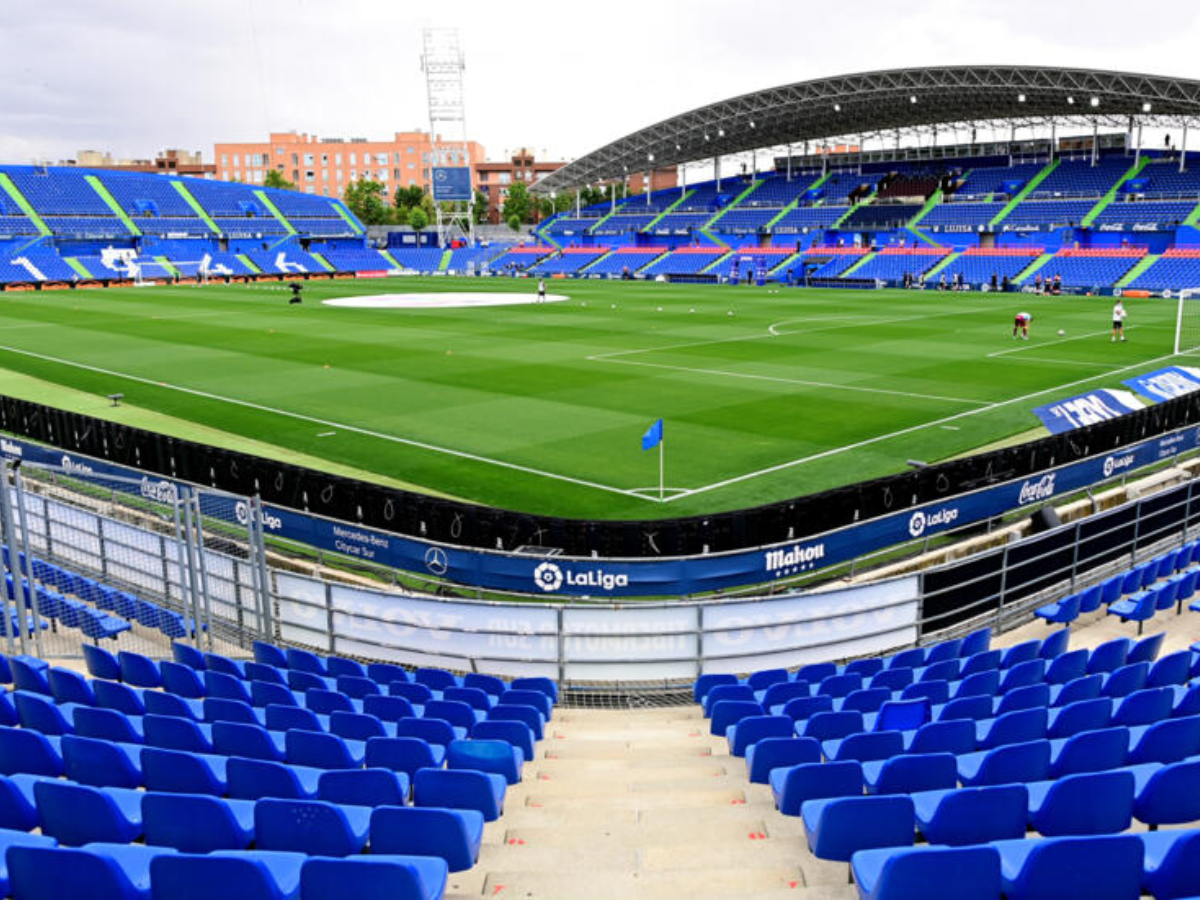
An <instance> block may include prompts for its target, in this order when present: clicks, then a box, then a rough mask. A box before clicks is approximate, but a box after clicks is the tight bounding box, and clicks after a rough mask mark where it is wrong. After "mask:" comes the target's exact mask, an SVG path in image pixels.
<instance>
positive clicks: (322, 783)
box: [317, 768, 410, 807]
mask: <svg viewBox="0 0 1200 900" xmlns="http://www.w3.org/2000/svg"><path fill="white" fill-rule="evenodd" d="M409 784H410V782H409V778H408V775H406V774H405V773H403V772H393V771H392V770H391V769H383V768H376V769H346V770H343V771H332V772H322V773H321V775H320V778H319V780H318V782H317V799H318V800H325V801H326V802H329V803H340V804H343V805H347V806H368V807H376V806H404V805H405V804H406V803H407V802H408V789H409Z"/></svg>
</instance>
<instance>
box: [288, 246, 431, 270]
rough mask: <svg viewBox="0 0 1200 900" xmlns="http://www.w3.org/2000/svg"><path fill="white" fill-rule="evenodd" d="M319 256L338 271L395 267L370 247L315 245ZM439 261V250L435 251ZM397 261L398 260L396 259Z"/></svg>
mask: <svg viewBox="0 0 1200 900" xmlns="http://www.w3.org/2000/svg"><path fill="white" fill-rule="evenodd" d="M312 249H314V250H317V251H318V252H319V253H320V254H321V257H322V258H323V259H324V260H325V261H326V262H327V263H329V264H330V265H331V266H333V267H334V268H335V269H337V270H338V271H339V272H386V271H388V270H389V269H392V268H395V267H394V266H393V265H392V264H391V263H390V262H388V261H387V259H386V258H385V257H384V256H383V254H382V253H380V252H379V251H378V250H373V249H371V248H370V247H340V246H333V247H316V246H314V247H313V248H312ZM437 254H438V262H441V258H442V254H441V251H440V250H439V251H437ZM397 262H399V260H397Z"/></svg>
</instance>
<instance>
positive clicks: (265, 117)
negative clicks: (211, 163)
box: [0, 0, 1200, 162]
mask: <svg viewBox="0 0 1200 900" xmlns="http://www.w3.org/2000/svg"><path fill="white" fill-rule="evenodd" d="M5 7H6V9H5V12H6V15H5V26H4V30H3V36H2V38H0V40H3V44H4V46H3V52H0V158H2V159H3V160H4V161H7V162H25V161H28V160H30V159H32V158H34V157H39V158H54V159H57V158H60V157H70V156H72V155H73V154H74V153H75V151H77V150H79V149H83V148H95V149H109V150H112V151H114V152H115V153H117V154H118V155H122V156H148V155H152V154H153V153H155V152H156V151H158V150H160V149H162V148H165V147H169V146H178V147H184V148H188V149H200V150H202V151H203V152H204V153H205V156H206V158H209V159H211V157H212V145H213V144H214V143H215V142H217V141H235V140H255V139H265V137H266V135H267V133H268V132H269V131H272V130H274V131H280V130H289V129H293V128H294V129H296V130H299V131H307V132H309V133H313V134H319V135H327V136H337V137H359V136H361V137H373V138H382V137H386V136H389V135H391V134H392V133H393V132H395V131H404V130H412V129H418V128H419V129H422V130H424V129H425V128H427V127H428V113H427V110H426V95H425V84H424V79H423V76H422V73H421V68H420V55H421V29H422V28H423V27H427V26H430V27H433V26H437V27H442V26H448V27H457V28H459V29H460V34H461V38H462V42H463V45H464V48H465V51H466V60H467V68H466V72H465V78H466V101H467V131H468V134H469V137H471V138H472V139H474V140H478V141H480V142H481V143H483V144H484V145H485V147H486V148H487V150H488V153H489V156H491V157H492V158H500V157H501V155H502V154H503V153H504V152H505V151H506V150H511V149H515V148H516V147H520V146H530V147H532V148H533V149H534V150H535V152H537V153H538V155H542V152H543V151H545V152H546V153H547V154H549V155H550V156H552V157H559V158H573V157H577V156H581V155H583V154H585V153H587V152H589V151H591V150H593V149H595V148H596V147H598V146H601V145H603V144H605V143H608V142H609V141H611V140H613V139H615V138H617V137H620V136H621V135H624V134H627V133H629V132H631V131H635V130H637V129H639V128H642V127H645V126H647V125H650V124H653V123H654V122H656V121H659V120H661V119H663V118H666V117H669V116H672V115H675V114H677V113H679V112H683V111H685V110H687V109H690V108H694V107H698V106H703V105H706V104H708V103H712V102H714V101H717V100H721V99H724V98H726V97H730V96H733V95H737V94H740V93H746V92H749V91H754V90H758V89H761V88H765V87H770V86H774V85H779V84H788V83H791V82H794V81H799V80H803V79H806V78H815V77H820V76H825V75H835V74H839V73H843V72H853V71H862V70H870V69H879V68H892V67H896V66H917V65H938V64H946V63H986V62H993V63H1008V62H1013V63H1026V64H1032V63H1037V64H1053V65H1080V66H1091V67H1103V68H1109V67H1112V68H1124V69H1130V70H1135V71H1149V72H1163V71H1164V70H1165V72H1166V74H1172V73H1178V74H1187V73H1184V72H1183V71H1181V70H1182V69H1183V68H1184V63H1185V62H1186V61H1188V60H1190V59H1191V58H1192V50H1193V48H1194V46H1195V44H1196V40H1197V38H1198V37H1200V33H1198V30H1200V29H1198V23H1200V11H1198V9H1197V5H1196V4H1194V3H1191V2H1189V3H1184V2H1180V0H1163V2H1161V3H1160V4H1158V5H1157V6H1155V8H1154V11H1153V16H1154V21H1155V23H1162V22H1164V21H1170V22H1171V23H1172V27H1170V28H1161V27H1151V26H1149V25H1148V26H1147V27H1145V28H1137V16H1136V13H1135V12H1133V11H1131V9H1130V7H1129V6H1128V4H1126V3H1118V2H1115V0H1091V2H1090V3H1089V4H1088V6H1087V12H1086V14H1081V10H1080V7H1078V6H1076V5H1071V4H1054V3H1045V2H1044V0H1010V2H1008V3H1005V4H1000V5H997V4H995V3H993V2H981V0H926V2H922V3H919V4H912V5H910V6H909V7H905V6H904V5H897V4H894V3H890V2H883V0H860V2H858V3H856V4H854V5H852V6H849V5H846V6H843V5H831V4H821V5H817V4H810V3H798V2H795V0H760V2H758V3H755V4H752V5H748V6H742V5H731V4H729V3H728V2H717V0H690V2H682V0H660V2H655V3H646V2H641V0H639V2H634V0H610V2H608V3H606V4H604V5H603V6H586V5H581V4H573V3H572V4H568V3H563V2H561V0H558V2H550V0H528V2H526V3H523V4H521V5H520V6H518V7H511V6H503V5H497V4H495V3H493V2H486V0H461V2H459V3H456V4H453V5H447V6H446V8H445V9H441V8H439V7H437V6H433V7H431V6H429V5H426V4H421V5H418V4H411V3H396V2H391V0H339V2H338V3H329V2H319V0H206V2H205V3H204V4H203V6H197V5H195V4H189V3H183V2H180V0H163V2H159V3H154V4H149V3H144V2H140V0H103V2H97V0H36V2H35V0H7V2H6V3H5ZM1192 74H1194V73H1192Z"/></svg>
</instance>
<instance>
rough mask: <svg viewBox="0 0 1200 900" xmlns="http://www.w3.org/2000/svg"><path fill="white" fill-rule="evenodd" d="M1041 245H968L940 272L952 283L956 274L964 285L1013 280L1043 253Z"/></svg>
mask: <svg viewBox="0 0 1200 900" xmlns="http://www.w3.org/2000/svg"><path fill="white" fill-rule="evenodd" d="M1042 252H1043V251H1042V248H1041V247H1012V248H1009V247H992V248H985V247H970V248H968V249H967V250H966V251H965V252H963V253H962V254H960V255H959V256H958V257H956V258H955V259H953V260H951V262H950V263H949V264H948V265H947V266H946V267H945V268H944V269H942V271H941V272H939V273H938V274H939V275H942V274H944V275H945V276H946V280H947V281H950V282H953V281H954V279H955V277H956V276H958V275H961V276H962V280H963V282H964V283H966V284H970V285H981V284H989V285H990V284H991V282H992V280H993V277H994V278H995V281H996V282H997V283H1002V282H1003V280H1004V278H1005V277H1007V278H1008V280H1009V281H1010V282H1013V281H1015V280H1016V277H1017V276H1018V275H1019V274H1021V272H1023V271H1024V270H1025V269H1026V268H1028V266H1029V264H1030V263H1031V262H1033V261H1034V260H1035V259H1037V258H1038V257H1039V256H1041V255H1042Z"/></svg>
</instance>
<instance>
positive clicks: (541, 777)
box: [538, 772, 550, 781]
mask: <svg viewBox="0 0 1200 900" xmlns="http://www.w3.org/2000/svg"><path fill="white" fill-rule="evenodd" d="M549 780H550V776H549V775H547V774H546V773H545V772H538V781H549Z"/></svg>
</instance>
